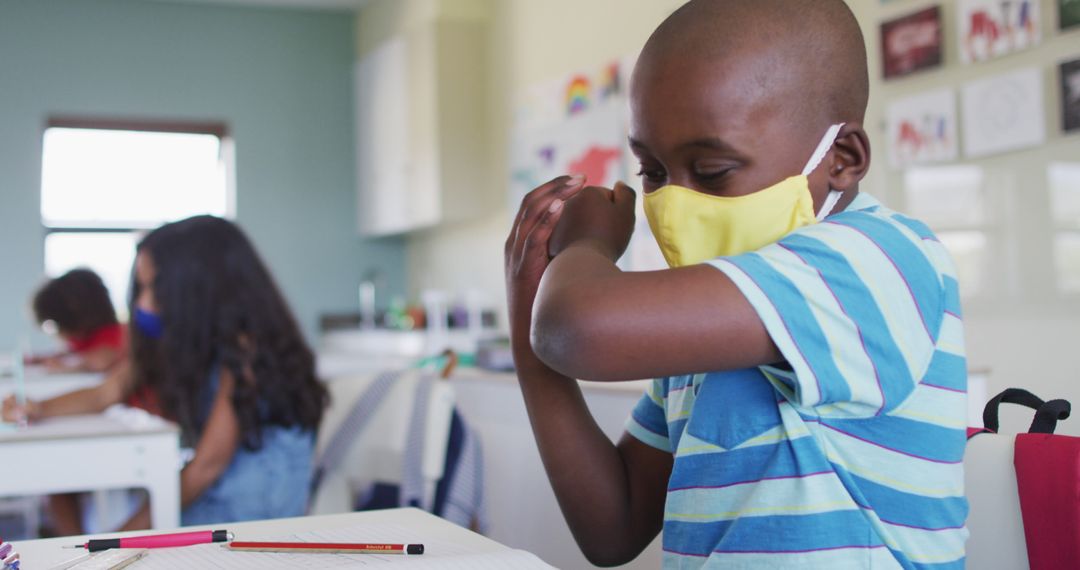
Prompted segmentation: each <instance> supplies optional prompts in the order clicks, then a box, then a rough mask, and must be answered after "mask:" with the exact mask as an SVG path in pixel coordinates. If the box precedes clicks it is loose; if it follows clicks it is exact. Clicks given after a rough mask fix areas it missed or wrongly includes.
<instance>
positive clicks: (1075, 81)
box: [1061, 59, 1080, 133]
mask: <svg viewBox="0 0 1080 570" xmlns="http://www.w3.org/2000/svg"><path fill="white" fill-rule="evenodd" d="M1061 122H1062V128H1063V129H1064V130H1065V132H1067V133H1071V132H1078V131H1080V59H1074V60H1072V61H1066V62H1065V63H1063V64H1061Z"/></svg>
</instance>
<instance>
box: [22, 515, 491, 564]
mask: <svg viewBox="0 0 1080 570" xmlns="http://www.w3.org/2000/svg"><path fill="white" fill-rule="evenodd" d="M366 524H371V525H396V526H401V527H407V528H409V529H410V530H415V532H416V533H417V536H422V537H424V539H423V540H424V541H439V542H444V543H445V542H452V543H453V544H454V546H456V547H460V548H461V550H467V551H469V552H470V553H472V554H488V553H500V552H509V551H510V548H509V547H507V546H504V545H502V544H499V543H498V542H495V541H494V540H491V539H490V538H486V537H484V536H481V535H479V534H476V533H475V532H472V531H470V530H467V529H464V528H461V527H459V526H457V525H454V524H451V523H449V522H447V521H444V520H443V519H440V518H438V517H436V516H434V515H431V514H429V513H426V512H424V511H421V510H419V509H388V510H384V511H365V512H359V513H344V514H337V515H324V516H318V517H296V518H288V519H275V520H266V521H251V522H242V523H228V524H216V525H205V526H197V527H191V528H190V529H185V530H209V529H219V528H223V529H226V530H229V531H230V532H232V533H234V534H235V535H236V536H237V538H238V539H243V540H267V539H273V538H277V537H282V536H288V535H292V534H300V533H306V532H312V531H330V530H335V529H341V528H348V527H352V526H358V525H366ZM132 534H140V533H122V534H115V535H108V536H110V537H112V536H125V535H129V536H130V535H132ZM86 538H87V537H66V538H49V539H43V540H29V541H24V542H15V543H13V544H14V547H15V550H16V551H17V552H18V553H19V555H20V556H21V558H22V561H23V567H24V568H29V569H45V570H47V569H49V568H52V567H54V566H56V565H59V564H62V563H63V562H65V561H67V560H70V559H72V558H73V557H74V556H77V555H78V551H76V550H70V549H69V550H64V549H62V547H63V546H65V545H72V544H79V543H80V542H84V541H85V539H86ZM95 538H97V537H95ZM358 540H359V538H358ZM150 556H151V557H152V556H153V552H151V553H150ZM138 567H139V563H137V564H135V565H133V566H132V569H133V570H135V569H137V568H138Z"/></svg>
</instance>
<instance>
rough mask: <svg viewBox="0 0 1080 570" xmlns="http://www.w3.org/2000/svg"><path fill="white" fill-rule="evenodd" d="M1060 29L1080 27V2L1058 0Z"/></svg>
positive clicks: (1077, 0) (1075, 0)
mask: <svg viewBox="0 0 1080 570" xmlns="http://www.w3.org/2000/svg"><path fill="white" fill-rule="evenodd" d="M1057 3H1058V27H1059V28H1061V29H1062V30H1067V29H1069V28H1073V27H1076V26H1080V0H1057Z"/></svg>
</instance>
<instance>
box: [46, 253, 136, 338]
mask: <svg viewBox="0 0 1080 570" xmlns="http://www.w3.org/2000/svg"><path fill="white" fill-rule="evenodd" d="M33 307H34V318H36V319H37V322H38V324H39V325H40V324H42V323H44V322H46V321H53V322H54V323H56V326H57V328H58V329H59V330H60V331H61V332H63V333H64V334H67V335H72V336H76V337H85V336H88V335H90V334H92V333H93V332H94V331H96V330H98V329H100V328H101V327H105V326H108V325H115V324H116V323H117V320H116V309H115V308H113V304H112V300H110V299H109V290H108V289H107V288H106V287H105V283H103V282H102V281H101V277H99V276H98V274H97V273H94V272H93V271H91V270H89V269H72V270H71V271H68V272H67V273H65V274H63V275H61V276H60V277H57V278H55V279H50V280H49V281H48V282H46V283H45V284H44V285H42V286H41V288H40V289H38V290H37V293H35V294H34V301H33Z"/></svg>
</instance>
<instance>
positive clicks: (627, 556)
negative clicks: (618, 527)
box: [581, 548, 638, 568]
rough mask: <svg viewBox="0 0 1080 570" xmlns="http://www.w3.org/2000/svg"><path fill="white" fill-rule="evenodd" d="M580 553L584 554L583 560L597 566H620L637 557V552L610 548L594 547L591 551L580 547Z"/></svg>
mask: <svg viewBox="0 0 1080 570" xmlns="http://www.w3.org/2000/svg"><path fill="white" fill-rule="evenodd" d="M581 553H582V554H583V555H584V556H585V560H588V561H589V564H592V565H593V566H597V567H599V568H612V567H615V566H622V565H623V564H629V563H631V562H633V561H634V559H635V558H637V554H638V553H634V554H631V553H627V552H618V551H615V550H613V549H611V548H603V549H594V550H591V551H590V550H585V549H582V551H581Z"/></svg>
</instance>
